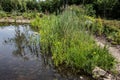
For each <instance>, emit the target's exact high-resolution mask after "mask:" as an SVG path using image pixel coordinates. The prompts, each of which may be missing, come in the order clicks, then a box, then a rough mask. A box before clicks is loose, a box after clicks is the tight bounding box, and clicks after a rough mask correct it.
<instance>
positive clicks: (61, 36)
mask: <svg viewBox="0 0 120 80" xmlns="http://www.w3.org/2000/svg"><path fill="white" fill-rule="evenodd" d="M84 20H85V19H83V14H80V13H79V17H78V14H76V12H75V11H73V10H70V9H67V10H66V11H65V12H63V13H62V14H61V15H58V16H54V15H50V16H44V17H42V18H38V17H37V18H36V19H35V20H34V21H33V22H31V23H32V25H33V27H36V26H38V27H39V30H40V36H41V38H40V42H41V50H42V53H44V54H45V53H46V54H48V55H52V59H53V62H54V65H55V66H59V65H60V64H65V66H68V67H71V68H72V69H77V70H84V71H85V72H87V73H91V71H92V69H93V68H94V67H95V66H99V67H101V68H103V69H105V70H110V69H112V68H113V66H114V63H115V61H114V58H113V57H112V56H111V55H110V54H109V53H108V51H107V49H106V48H103V49H101V48H100V47H99V46H97V45H96V43H95V41H94V40H93V38H92V36H91V35H89V34H88V33H86V31H85V25H84V22H85V21H84ZM80 21H81V22H80ZM34 25H35V26H34Z"/></svg>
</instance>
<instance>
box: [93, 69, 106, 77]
mask: <svg viewBox="0 0 120 80" xmlns="http://www.w3.org/2000/svg"><path fill="white" fill-rule="evenodd" d="M106 73H107V72H106V71H104V70H103V69H101V68H99V67H95V69H94V70H93V71H92V74H93V77H94V78H99V77H101V76H105V75H106Z"/></svg>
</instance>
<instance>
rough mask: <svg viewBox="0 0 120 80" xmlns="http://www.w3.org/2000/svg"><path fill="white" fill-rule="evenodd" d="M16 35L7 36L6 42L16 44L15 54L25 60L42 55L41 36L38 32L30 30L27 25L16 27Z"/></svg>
mask: <svg viewBox="0 0 120 80" xmlns="http://www.w3.org/2000/svg"><path fill="white" fill-rule="evenodd" d="M14 32H15V33H14V37H12V38H7V39H5V40H4V43H5V44H6V45H7V44H14V46H15V50H14V51H13V52H12V53H13V55H14V56H19V57H21V58H23V59H25V60H29V59H31V58H33V57H36V58H38V57H39V55H40V43H39V39H40V36H39V34H38V33H35V32H33V31H30V28H29V27H28V26H26V27H14Z"/></svg>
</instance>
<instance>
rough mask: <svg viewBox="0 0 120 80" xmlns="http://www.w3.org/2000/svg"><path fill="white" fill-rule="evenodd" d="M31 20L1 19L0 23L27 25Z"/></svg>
mask: <svg viewBox="0 0 120 80" xmlns="http://www.w3.org/2000/svg"><path fill="white" fill-rule="evenodd" d="M30 21H31V20H29V19H24V18H23V19H17V18H16V19H13V18H1V19H0V23H23V24H29V23H30Z"/></svg>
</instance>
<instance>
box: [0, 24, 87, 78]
mask: <svg viewBox="0 0 120 80" xmlns="http://www.w3.org/2000/svg"><path fill="white" fill-rule="evenodd" d="M39 39H40V35H39V34H38V33H37V32H34V31H33V30H32V29H31V28H30V26H29V25H9V26H1V27H0V80H73V79H74V80H80V78H81V80H87V78H85V79H84V77H80V76H79V77H72V78H69V77H64V76H61V75H60V74H59V73H58V72H57V71H56V70H55V69H54V67H53V66H52V63H51V60H50V58H49V57H47V56H43V55H42V54H41V53H40V43H39V41H40V40H39Z"/></svg>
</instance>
